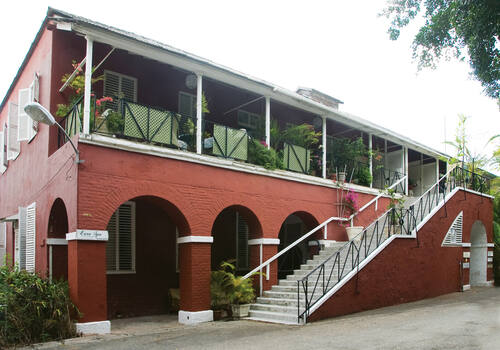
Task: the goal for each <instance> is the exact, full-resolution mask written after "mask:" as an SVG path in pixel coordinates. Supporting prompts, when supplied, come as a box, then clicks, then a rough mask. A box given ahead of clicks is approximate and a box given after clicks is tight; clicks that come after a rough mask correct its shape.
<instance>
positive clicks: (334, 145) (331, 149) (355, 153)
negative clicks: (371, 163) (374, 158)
mask: <svg viewBox="0 0 500 350" xmlns="http://www.w3.org/2000/svg"><path fill="white" fill-rule="evenodd" d="M327 151H328V153H329V154H332V158H333V162H332V167H333V170H334V169H335V168H337V170H338V171H344V167H345V166H350V165H351V163H353V162H355V161H361V160H363V159H364V158H365V157H367V156H368V155H369V153H368V150H367V149H366V147H365V144H364V143H363V139H362V138H361V137H359V138H357V139H355V140H351V139H348V138H345V137H338V138H333V139H332V140H331V142H330V144H329V145H328V147H327Z"/></svg>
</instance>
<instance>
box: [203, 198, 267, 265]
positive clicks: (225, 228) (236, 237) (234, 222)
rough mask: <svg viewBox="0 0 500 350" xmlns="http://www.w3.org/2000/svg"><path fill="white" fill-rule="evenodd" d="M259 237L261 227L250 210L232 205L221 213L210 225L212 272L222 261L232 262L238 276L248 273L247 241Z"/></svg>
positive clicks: (248, 252) (248, 255) (248, 251)
mask: <svg viewBox="0 0 500 350" xmlns="http://www.w3.org/2000/svg"><path fill="white" fill-rule="evenodd" d="M260 235H262V227H261V225H260V222H259V220H258V219H257V216H256V215H255V214H254V213H253V212H252V211H251V210H250V209H248V208H246V207H244V206H241V205H233V206H230V207H228V208H226V209H224V210H223V211H221V212H220V213H219V215H217V218H216V219H215V221H214V224H213V225H212V236H213V238H214V242H213V244H212V257H211V260H212V261H211V265H212V270H217V269H218V268H219V266H220V263H221V262H223V261H233V262H234V264H235V266H236V271H237V272H238V273H239V274H243V273H245V272H248V271H249V270H250V250H249V249H248V240H249V239H251V238H252V237H258V236H260Z"/></svg>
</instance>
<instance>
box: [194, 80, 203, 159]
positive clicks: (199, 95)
mask: <svg viewBox="0 0 500 350" xmlns="http://www.w3.org/2000/svg"><path fill="white" fill-rule="evenodd" d="M196 77H197V81H196V153H198V154H201V153H202V152H201V151H202V147H201V128H202V125H203V124H202V118H203V103H202V97H203V89H202V83H203V76H202V75H201V74H197V75H196Z"/></svg>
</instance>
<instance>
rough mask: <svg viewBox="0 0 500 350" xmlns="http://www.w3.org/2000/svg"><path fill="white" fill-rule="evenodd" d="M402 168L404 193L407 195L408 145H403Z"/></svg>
mask: <svg viewBox="0 0 500 350" xmlns="http://www.w3.org/2000/svg"><path fill="white" fill-rule="evenodd" d="M403 169H404V175H405V176H406V179H405V194H406V195H408V183H409V181H408V147H403Z"/></svg>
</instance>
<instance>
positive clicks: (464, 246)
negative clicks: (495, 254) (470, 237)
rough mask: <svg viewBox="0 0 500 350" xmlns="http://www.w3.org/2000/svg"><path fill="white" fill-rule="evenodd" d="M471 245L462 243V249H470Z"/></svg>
mask: <svg viewBox="0 0 500 350" xmlns="http://www.w3.org/2000/svg"><path fill="white" fill-rule="evenodd" d="M470 246H471V244H470V243H462V247H463V248H470Z"/></svg>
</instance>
